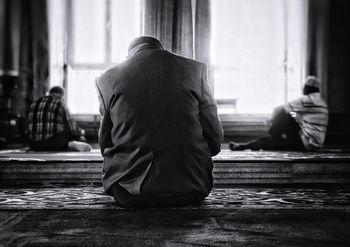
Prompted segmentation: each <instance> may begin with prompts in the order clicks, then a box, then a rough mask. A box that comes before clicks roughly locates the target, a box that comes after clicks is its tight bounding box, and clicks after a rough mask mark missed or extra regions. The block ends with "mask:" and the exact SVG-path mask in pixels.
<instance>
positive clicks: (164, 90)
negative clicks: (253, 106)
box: [96, 36, 223, 207]
mask: <svg viewBox="0 0 350 247" xmlns="http://www.w3.org/2000/svg"><path fill="white" fill-rule="evenodd" d="M96 84H97V89H98V95H99V102H100V112H101V115H102V116H103V117H102V120H101V126H100V130H99V144H100V148H101V153H102V155H103V157H104V166H103V185H104V189H105V192H106V193H107V194H109V195H111V196H113V197H114V198H115V200H116V202H117V203H118V204H120V205H121V206H124V207H156V206H180V205H190V204H197V203H200V202H201V201H202V200H203V199H204V198H205V197H206V196H208V194H209V193H210V191H211V189H212V186H213V178H212V169H213V163H212V159H211V157H212V156H214V155H216V154H218V153H219V152H220V145H221V142H222V139H223V133H222V127H221V124H220V122H219V118H218V115H217V107H216V103H215V100H214V99H213V96H212V94H211V92H210V89H209V86H208V81H207V67H206V65H205V64H203V63H200V62H197V61H195V60H192V59H188V58H184V57H181V56H177V55H175V54H172V53H170V52H168V51H166V50H164V49H163V46H162V44H161V43H160V42H159V41H158V40H157V39H155V38H153V37H148V36H142V37H139V38H137V39H135V40H134V41H133V42H132V43H131V44H130V46H129V56H128V59H127V60H126V61H125V62H123V63H121V64H119V65H117V66H116V67H114V68H112V69H110V70H108V71H107V72H105V73H104V74H103V75H101V76H100V77H99V78H97V79H96Z"/></svg>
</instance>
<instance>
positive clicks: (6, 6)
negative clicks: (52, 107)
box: [0, 0, 49, 116]
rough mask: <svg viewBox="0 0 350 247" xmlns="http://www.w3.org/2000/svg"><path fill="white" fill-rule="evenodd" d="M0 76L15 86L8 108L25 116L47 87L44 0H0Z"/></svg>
mask: <svg viewBox="0 0 350 247" xmlns="http://www.w3.org/2000/svg"><path fill="white" fill-rule="evenodd" d="M0 9H1V10H0V23H2V24H1V25H0V37H1V38H0V39H1V42H0V45H1V47H0V72H1V73H0V77H2V80H1V81H2V83H5V84H6V83H7V82H10V83H12V84H14V85H12V87H13V92H12V94H11V95H10V99H9V100H10V102H11V104H10V105H9V108H10V109H9V110H10V111H11V113H12V114H13V115H20V116H25V113H26V109H27V107H28V106H29V104H30V103H31V102H32V101H33V99H35V98H37V97H39V96H42V95H44V94H45V92H46V91H47V89H48V74H49V73H48V71H49V70H48V66H49V60H48V58H49V50H48V48H49V43H48V22H47V3H46V0H0Z"/></svg>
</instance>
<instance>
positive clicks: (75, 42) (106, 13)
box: [66, 0, 141, 114]
mask: <svg viewBox="0 0 350 247" xmlns="http://www.w3.org/2000/svg"><path fill="white" fill-rule="evenodd" d="M140 1H141V0H69V1H68V12H69V21H68V30H69V32H68V37H67V41H68V42H67V43H68V50H67V65H68V66H67V85H66V86H67V92H68V95H67V96H68V104H69V107H70V109H71V112H72V113H79V114H82V113H83V114H84V113H88V114H91V113H92V114H94V113H98V100H97V95H96V88H95V78H96V77H97V76H99V75H100V74H101V73H103V72H104V71H105V70H107V69H108V68H110V67H112V66H115V65H116V64H118V63H120V62H122V61H123V60H125V58H126V56H127V49H128V45H129V43H130V42H131V40H132V39H134V38H135V37H137V36H139V35H140V29H141V28H140V27H141V20H140V19H141V13H140Z"/></svg>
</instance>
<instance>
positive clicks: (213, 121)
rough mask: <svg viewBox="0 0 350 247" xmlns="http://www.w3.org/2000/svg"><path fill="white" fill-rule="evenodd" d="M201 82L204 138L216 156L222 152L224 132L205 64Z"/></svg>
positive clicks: (201, 114)
mask: <svg viewBox="0 0 350 247" xmlns="http://www.w3.org/2000/svg"><path fill="white" fill-rule="evenodd" d="M201 80H202V81H201V86H202V89H201V90H202V92H201V98H200V104H199V110H200V121H201V124H202V128H203V136H204V138H205V140H206V141H207V143H208V146H209V148H210V151H211V155H212V156H215V155H217V154H218V153H219V152H220V148H221V143H222V140H223V131H222V126H221V122H220V120H219V116H218V113H217V106H216V101H215V99H214V97H213V95H212V93H211V91H210V88H209V83H208V72H207V66H206V65H205V64H203V69H202V78H201Z"/></svg>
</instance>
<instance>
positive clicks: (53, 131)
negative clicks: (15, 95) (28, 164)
mask: <svg viewBox="0 0 350 247" xmlns="http://www.w3.org/2000/svg"><path fill="white" fill-rule="evenodd" d="M27 120H28V121H27V124H28V125H27V134H28V139H29V147H30V149H32V150H35V151H67V150H69V151H80V152H84V151H90V150H91V146H90V145H89V144H87V143H85V142H81V141H80V140H82V138H83V136H82V131H81V129H79V127H78V126H77V124H76V123H75V122H74V121H73V119H72V118H71V116H70V114H69V111H68V108H67V106H66V104H65V102H64V89H63V88H61V87H53V88H51V89H50V91H49V95H47V96H43V97H40V98H39V99H37V100H35V101H34V102H33V103H32V105H31V106H30V108H29V112H28V119H27Z"/></svg>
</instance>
